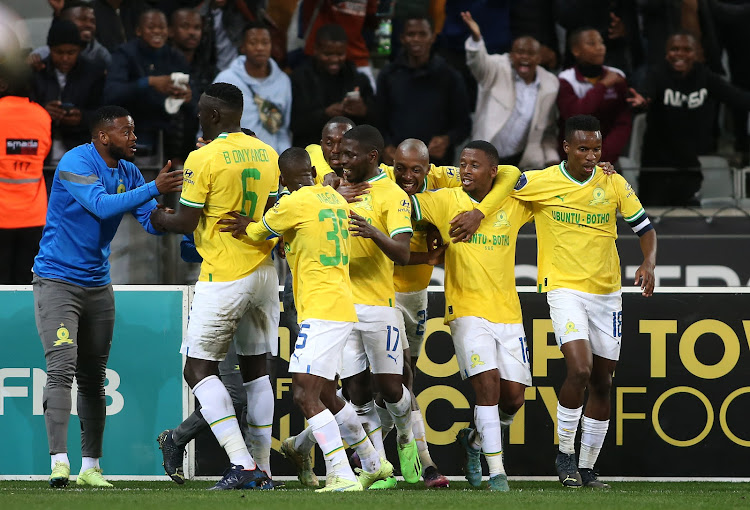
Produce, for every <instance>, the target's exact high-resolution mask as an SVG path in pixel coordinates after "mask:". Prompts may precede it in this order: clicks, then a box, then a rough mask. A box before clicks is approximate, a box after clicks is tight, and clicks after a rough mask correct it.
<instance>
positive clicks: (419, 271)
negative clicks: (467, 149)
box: [380, 164, 518, 292]
mask: <svg viewBox="0 0 750 510" xmlns="http://www.w3.org/2000/svg"><path fill="white" fill-rule="evenodd" d="M380 168H381V169H382V170H383V171H384V172H385V173H387V174H388V177H390V178H391V180H393V181H394V182H395V181H396V175H395V172H394V170H393V167H392V166H388V165H385V164H381V165H380ZM504 169H512V170H514V171H515V172H516V173H511V174H510V175H509V177H508V182H509V183H510V182H512V183H514V184H515V182H516V181H517V180H518V169H517V168H516V167H513V166H509V165H501V166H498V171H499V173H500V175H507V174H505V173H503V170H504ZM460 187H461V176H460V174H459V169H458V168H457V167H455V166H435V165H433V164H430V171H429V172H428V173H427V176H426V178H425V180H424V185H423V186H422V189H421V190H420V193H422V192H425V191H427V190H436V189H441V188H460ZM506 196H507V191H505V192H503V190H502V189H501V187H500V186H493V188H492V190H491V191H490V192H489V193H488V194H487V196H486V197H484V200H482V202H481V203H478V204H477V209H479V210H480V211H482V213H483V214H484V215H485V217H489V216H491V215H493V213H495V212H496V211H497V210H498V209H499V208H500V205H501V204H502V203H503V201H504V200H505V197H506ZM451 219H453V218H451ZM412 228H413V229H414V235H413V236H412V238H411V246H410V250H411V251H413V252H426V251H427V226H426V224H425V222H419V221H412ZM449 239H450V238H445V237H444V238H443V241H444V242H450V241H449ZM432 267H433V266H431V265H429V264H409V265H407V266H396V267H395V269H394V272H393V284H394V285H395V287H396V292H416V291H420V290H424V289H426V288H427V287H428V286H429V285H430V279H431V278H432Z"/></svg>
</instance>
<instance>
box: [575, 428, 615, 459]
mask: <svg viewBox="0 0 750 510" xmlns="http://www.w3.org/2000/svg"><path fill="white" fill-rule="evenodd" d="M608 428H609V420H605V421H601V420H595V419H593V418H589V417H588V416H584V417H583V419H581V455H580V458H579V459H578V467H579V468H587V469H594V464H596V459H597V458H598V457H599V452H600V451H601V449H602V445H603V444H604V438H605V437H606V436H607V429H608Z"/></svg>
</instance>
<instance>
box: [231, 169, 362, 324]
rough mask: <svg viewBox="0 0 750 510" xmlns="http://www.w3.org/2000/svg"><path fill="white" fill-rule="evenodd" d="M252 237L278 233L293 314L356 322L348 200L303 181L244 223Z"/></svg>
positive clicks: (320, 186)
mask: <svg viewBox="0 0 750 510" xmlns="http://www.w3.org/2000/svg"><path fill="white" fill-rule="evenodd" d="M246 232H247V235H248V237H250V240H252V241H262V240H263V239H266V238H267V237H268V235H269V233H270V234H271V235H273V236H282V235H283V236H284V251H285V252H286V260H287V262H288V263H289V267H290V268H291V270H292V288H293V289H294V302H295V304H296V306H297V317H298V320H299V321H300V322H302V321H304V320H306V319H320V320H328V321H342V322H357V313H356V312H355V311H354V300H353V297H352V283H351V281H350V280H349V257H350V254H351V250H350V246H351V243H350V240H351V236H350V235H349V204H347V203H346V200H344V198H343V197H342V196H341V195H339V194H338V193H336V191H335V190H334V189H333V188H332V187H330V186H322V185H320V184H316V185H315V186H305V187H304V188H300V189H298V190H297V191H295V192H293V193H291V194H289V195H287V196H284V197H282V198H280V199H279V201H278V202H276V205H275V206H274V207H273V208H272V209H269V210H268V212H267V213H266V214H265V215H264V216H263V221H262V222H259V223H251V224H250V225H248V227H247V229H246Z"/></svg>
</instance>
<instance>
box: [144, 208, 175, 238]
mask: <svg viewBox="0 0 750 510" xmlns="http://www.w3.org/2000/svg"><path fill="white" fill-rule="evenodd" d="M165 214H174V209H170V208H168V207H165V206H163V205H161V204H157V206H156V207H155V208H154V209H152V210H151V215H150V216H149V221H150V222H151V226H152V227H154V228H155V229H156V230H157V231H159V232H166V231H167V228H166V227H165V226H164V221H163V219H164V215H165Z"/></svg>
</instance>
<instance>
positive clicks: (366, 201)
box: [352, 194, 375, 211]
mask: <svg viewBox="0 0 750 510" xmlns="http://www.w3.org/2000/svg"><path fill="white" fill-rule="evenodd" d="M361 198H362V200H360V201H359V202H355V203H353V204H352V208H353V209H364V210H365V211H374V210H375V209H374V208H373V207H372V197H371V196H370V195H369V194H367V195H364V196H362V197H361Z"/></svg>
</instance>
